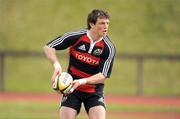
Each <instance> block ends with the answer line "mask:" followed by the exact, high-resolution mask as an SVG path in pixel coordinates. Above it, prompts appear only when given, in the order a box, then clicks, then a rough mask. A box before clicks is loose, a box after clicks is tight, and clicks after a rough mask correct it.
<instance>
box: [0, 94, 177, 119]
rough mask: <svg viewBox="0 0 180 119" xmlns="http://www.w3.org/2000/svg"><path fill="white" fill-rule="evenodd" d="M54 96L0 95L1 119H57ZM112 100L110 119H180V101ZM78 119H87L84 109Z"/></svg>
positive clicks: (148, 99)
mask: <svg viewBox="0 0 180 119" xmlns="http://www.w3.org/2000/svg"><path fill="white" fill-rule="evenodd" d="M8 95H9V96H8ZM54 95H55V94H52V95H45V94H32V93H31V94H25V93H24V94H18V93H17V94H16V93H13V94H7V95H6V94H2V95H1V94H0V97H1V99H0V102H1V103H0V119H37V118H38V119H52V118H53V119H55V118H56V119H57V118H58V108H59V105H58V104H59V98H57V96H54ZM2 96H4V97H2ZM49 96H52V97H49ZM113 98H114V97H113V95H111V96H108V100H106V101H107V102H106V103H107V105H106V107H107V119H120V118H121V119H132V118H133V119H178V118H179V117H180V106H179V105H180V102H179V101H178V99H179V98H177V99H176V98H162V97H161V98H158V97H154V98H152V97H149V98H148V97H146V98H142V97H129V98H128V97H127V98H126V97H122V96H121V97H118V98H117V96H116V101H113ZM118 99H119V100H118ZM133 99H134V100H135V101H133ZM117 100H118V101H117ZM157 100H159V101H161V102H159V101H157ZM162 102H163V103H162ZM78 119H87V115H86V113H85V110H84V108H82V109H81V112H80V114H79V115H78Z"/></svg>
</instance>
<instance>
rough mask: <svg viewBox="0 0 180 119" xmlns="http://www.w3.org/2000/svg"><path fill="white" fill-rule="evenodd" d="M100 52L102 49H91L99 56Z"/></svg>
mask: <svg viewBox="0 0 180 119" xmlns="http://www.w3.org/2000/svg"><path fill="white" fill-rule="evenodd" d="M101 54H102V49H95V50H94V51H93V55H95V56H100V55H101Z"/></svg>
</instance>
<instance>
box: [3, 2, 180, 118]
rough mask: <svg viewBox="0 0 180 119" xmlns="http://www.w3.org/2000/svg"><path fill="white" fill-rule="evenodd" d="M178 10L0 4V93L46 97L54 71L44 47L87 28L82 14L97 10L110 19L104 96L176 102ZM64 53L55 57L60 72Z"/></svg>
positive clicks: (158, 5)
mask: <svg viewBox="0 0 180 119" xmlns="http://www.w3.org/2000/svg"><path fill="white" fill-rule="evenodd" d="M179 6H180V0H91V1H88V0H0V23H1V25H0V90H1V92H7V93H9V92H12V93H51V92H52V89H51V87H50V78H51V75H52V72H53V67H52V65H51V64H50V62H49V61H48V60H47V58H46V57H45V56H44V55H43V46H44V45H45V44H46V43H47V42H49V41H50V40H52V39H54V38H55V37H57V36H59V35H62V34H64V33H65V32H68V31H76V30H79V29H81V28H86V18H87V14H88V13H89V12H90V11H91V10H92V9H96V8H98V9H103V10H106V11H108V12H109V14H110V16H111V18H110V28H109V36H110V38H111V39H112V42H113V43H114V44H115V46H116V50H117V55H116V59H115V62H114V67H113V72H112V76H111V78H110V79H108V80H107V81H106V88H105V94H107V95H120V96H160V97H178V96H180V88H179V87H180V22H179V21H180V7H179ZM67 52H68V51H67V50H66V51H62V52H60V53H58V57H59V61H60V62H61V64H62V66H63V69H64V71H65V70H66V69H67V64H68V62H67V59H66V58H67V57H68V56H67V55H66V53H67ZM11 105H12V104H11ZM14 106H17V105H14ZM4 107H5V106H4ZM170 110H171V109H170ZM177 110H178V112H179V111H180V109H179V108H178V109H176V111H177ZM0 113H1V112H0ZM4 114H6V113H5V112H4ZM0 117H1V116H0ZM4 117H5V116H4ZM82 118H83V117H82ZM113 119H115V118H113Z"/></svg>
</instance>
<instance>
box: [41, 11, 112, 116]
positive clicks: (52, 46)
mask: <svg viewBox="0 0 180 119" xmlns="http://www.w3.org/2000/svg"><path fill="white" fill-rule="evenodd" d="M87 26H88V29H82V30H80V31H77V32H68V33H65V34H64V35H63V36H60V37H58V38H56V39H54V40H53V41H51V42H49V43H48V44H47V45H46V46H45V47H44V52H45V54H46V56H47V58H48V59H49V60H50V61H51V63H52V64H53V66H54V73H53V75H52V78H51V80H52V82H53V81H54V80H55V77H56V76H57V75H58V74H61V73H62V69H61V65H60V63H59V62H58V59H57V56H56V50H63V49H66V48H69V55H70V56H69V66H68V73H70V74H71V75H72V77H73V79H74V81H73V82H72V85H73V87H72V89H71V90H70V91H69V93H68V95H67V96H65V95H63V97H62V100H61V108H60V112H59V114H60V119H75V118H76V116H77V115H78V113H79V112H80V108H81V103H83V104H84V107H85V109H86V112H87V114H88V117H89V119H105V116H106V111H105V103H104V97H103V88H104V82H105V80H106V78H109V77H110V74H111V69H112V65H113V60H114V56H115V47H114V45H113V44H112V43H111V41H110V39H109V37H108V36H107V32H108V26H109V15H108V13H107V12H105V11H103V10H99V9H95V10H93V11H92V12H91V13H89V15H88V18H87Z"/></svg>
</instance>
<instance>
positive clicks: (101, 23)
mask: <svg viewBox="0 0 180 119" xmlns="http://www.w3.org/2000/svg"><path fill="white" fill-rule="evenodd" d="M90 25H91V30H92V31H93V32H94V34H96V35H97V36H99V37H103V36H106V35H107V32H108V27H109V19H106V18H98V19H97V21H96V24H90Z"/></svg>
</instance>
